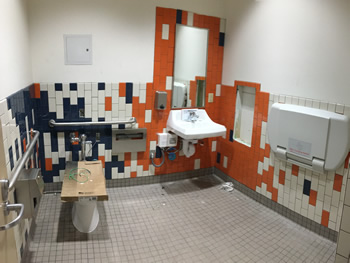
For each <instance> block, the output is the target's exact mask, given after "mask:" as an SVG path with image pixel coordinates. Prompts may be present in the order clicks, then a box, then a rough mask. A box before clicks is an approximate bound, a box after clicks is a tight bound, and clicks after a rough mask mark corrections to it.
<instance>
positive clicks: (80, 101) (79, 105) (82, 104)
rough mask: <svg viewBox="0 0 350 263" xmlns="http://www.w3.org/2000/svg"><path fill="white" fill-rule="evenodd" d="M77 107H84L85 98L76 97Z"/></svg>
mask: <svg viewBox="0 0 350 263" xmlns="http://www.w3.org/2000/svg"><path fill="white" fill-rule="evenodd" d="M78 108H79V109H84V108H85V99H84V98H78Z"/></svg>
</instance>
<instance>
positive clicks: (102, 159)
mask: <svg viewBox="0 0 350 263" xmlns="http://www.w3.org/2000/svg"><path fill="white" fill-rule="evenodd" d="M98 159H99V160H101V162H102V167H103V168H105V157H104V156H99V157H98Z"/></svg>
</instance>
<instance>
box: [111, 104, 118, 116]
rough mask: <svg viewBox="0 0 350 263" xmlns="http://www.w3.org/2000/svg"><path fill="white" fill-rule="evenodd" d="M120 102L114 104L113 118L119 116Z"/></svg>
mask: <svg viewBox="0 0 350 263" xmlns="http://www.w3.org/2000/svg"><path fill="white" fill-rule="evenodd" d="M118 112H119V104H115V103H113V104H112V118H118V116H119V114H118Z"/></svg>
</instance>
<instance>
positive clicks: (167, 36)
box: [162, 24, 169, 40]
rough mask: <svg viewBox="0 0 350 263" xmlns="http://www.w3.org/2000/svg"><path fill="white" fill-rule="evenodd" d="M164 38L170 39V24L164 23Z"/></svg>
mask: <svg viewBox="0 0 350 263" xmlns="http://www.w3.org/2000/svg"><path fill="white" fill-rule="evenodd" d="M162 39H165V40H168V39H169V25H168V24H163V25H162Z"/></svg>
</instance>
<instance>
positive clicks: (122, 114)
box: [118, 110, 126, 120]
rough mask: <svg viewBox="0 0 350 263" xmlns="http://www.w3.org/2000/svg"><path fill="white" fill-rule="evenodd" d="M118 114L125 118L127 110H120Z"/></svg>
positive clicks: (120, 117) (122, 118)
mask: <svg viewBox="0 0 350 263" xmlns="http://www.w3.org/2000/svg"><path fill="white" fill-rule="evenodd" d="M118 114H119V117H118V118H119V119H120V120H125V118H126V117H125V110H120V111H119V112H118Z"/></svg>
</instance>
